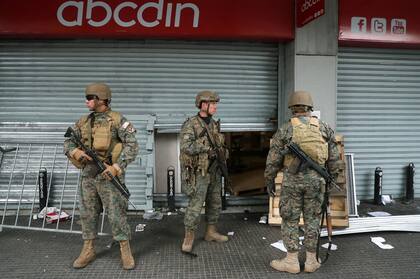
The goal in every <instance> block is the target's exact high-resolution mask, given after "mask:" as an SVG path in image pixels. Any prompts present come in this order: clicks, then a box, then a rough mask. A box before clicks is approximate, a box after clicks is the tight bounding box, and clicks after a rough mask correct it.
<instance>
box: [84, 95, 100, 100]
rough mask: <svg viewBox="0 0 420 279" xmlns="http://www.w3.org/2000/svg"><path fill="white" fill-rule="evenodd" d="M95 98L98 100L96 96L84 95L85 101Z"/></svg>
mask: <svg viewBox="0 0 420 279" xmlns="http://www.w3.org/2000/svg"><path fill="white" fill-rule="evenodd" d="M96 98H98V97H96V95H86V100H88V101H92V100H94V99H96Z"/></svg>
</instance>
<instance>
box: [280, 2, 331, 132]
mask: <svg viewBox="0 0 420 279" xmlns="http://www.w3.org/2000/svg"><path fill="white" fill-rule="evenodd" d="M337 32H338V4H337V2H336V1H325V14H324V15H322V16H321V17H319V18H317V19H315V20H313V21H312V22H310V23H308V24H307V25H305V26H303V27H301V28H296V37H295V40H294V41H293V42H290V43H289V44H288V45H286V48H285V62H286V65H285V72H286V74H285V84H284V91H285V93H286V96H285V98H284V99H285V100H284V102H282V103H283V104H284V106H285V107H283V108H282V109H279V111H284V112H285V114H284V118H285V119H287V117H288V116H289V115H288V110H287V99H288V95H289V94H290V93H291V92H293V91H294V90H306V91H309V92H311V93H312V97H313V99H314V103H315V108H314V110H319V111H320V112H321V119H322V120H324V121H326V122H328V123H329V124H330V125H331V126H332V127H333V128H335V126H336V107H337V106H336V98H337V93H336V92H337V90H336V89H337V84H336V76H337V66H336V65H337V63H336V61H337V49H338V46H337ZM280 122H282V121H281V119H280Z"/></svg>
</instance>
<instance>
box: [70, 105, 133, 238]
mask: <svg viewBox="0 0 420 279" xmlns="http://www.w3.org/2000/svg"><path fill="white" fill-rule="evenodd" d="M112 113H113V114H114V115H115V114H118V115H119V118H118V119H120V121H119V123H113V124H112V125H111V137H112V140H111V142H112V141H115V142H121V143H122V151H121V154H120V155H119V156H118V158H117V159H116V162H112V163H117V164H118V165H119V166H120V168H121V170H122V174H121V175H119V176H118V178H119V179H120V180H121V182H124V177H125V169H126V167H127V165H128V164H129V163H130V162H132V161H134V159H135V158H136V156H137V153H138V150H139V147H138V143H137V140H136V137H135V134H136V130H135V129H134V127H133V126H132V124H131V123H130V122H128V121H127V119H126V118H125V117H123V116H121V115H120V114H119V113H116V112H112ZM90 119H93V124H90V123H89V125H92V127H93V128H92V129H94V128H95V127H101V126H104V125H108V123H109V122H110V121H112V117H111V109H108V110H107V111H105V112H93V113H91V114H90V115H89V116H84V117H82V118H80V120H79V121H78V122H76V124H75V125H74V126H73V129H74V131H75V132H76V133H77V134H78V135H79V136H81V138H82V141H83V143H84V144H85V145H88V144H87V137H88V135H86V133H85V132H82V131H83V127H84V126H85V125H86V121H89V122H90ZM93 140H94V139H93ZM76 147H77V145H76V144H75V143H73V142H72V141H71V140H70V139H67V140H66V141H65V142H64V152H65V153H66V154H69V153H71V151H72V150H73V149H75V148H76ZM98 153H99V154H100V152H98ZM108 155H109V154H108ZM108 157H109V156H108ZM108 160H109V159H108ZM109 163H110V162H108V164H109ZM102 206H103V207H104V208H105V210H106V213H107V214H108V219H109V221H110V223H111V228H112V234H113V237H114V239H115V240H116V241H123V240H128V239H130V227H129V225H128V223H127V214H126V209H127V200H126V199H125V198H124V197H123V196H122V195H121V193H120V192H119V191H118V190H117V188H115V186H114V185H113V184H112V182H111V181H109V180H107V179H105V178H103V177H102V175H101V174H100V173H98V171H97V169H96V167H95V165H94V163H92V162H89V163H87V164H86V165H85V166H84V167H83V170H82V182H81V187H80V217H81V223H82V231H83V235H82V237H83V239H85V240H87V239H94V238H95V237H96V234H97V227H98V224H97V221H98V217H99V214H100V212H101V211H102Z"/></svg>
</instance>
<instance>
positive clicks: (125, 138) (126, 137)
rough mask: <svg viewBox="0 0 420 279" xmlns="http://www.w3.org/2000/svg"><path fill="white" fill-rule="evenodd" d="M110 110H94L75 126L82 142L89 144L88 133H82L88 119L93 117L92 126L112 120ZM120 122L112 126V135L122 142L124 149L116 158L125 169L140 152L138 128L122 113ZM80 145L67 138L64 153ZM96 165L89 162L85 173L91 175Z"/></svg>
mask: <svg viewBox="0 0 420 279" xmlns="http://www.w3.org/2000/svg"><path fill="white" fill-rule="evenodd" d="M110 112H111V109H108V110H107V111H105V112H93V113H91V114H90V115H88V116H83V117H81V118H80V119H79V120H78V121H77V122H76V123H75V125H74V126H73V130H74V131H75V133H76V134H77V135H78V136H80V137H81V138H82V142H83V144H85V145H88V144H87V142H86V138H87V135H85V134H83V133H82V130H83V129H82V127H83V126H85V125H86V121H89V122H90V121H91V120H90V119H91V118H92V117H93V123H92V126H93V127H96V126H100V125H101V124H103V123H104V122H108V121H110ZM118 115H120V114H118ZM119 119H120V121H119V122H120V123H116V125H112V126H111V133H110V134H111V137H112V140H114V141H116V142H120V143H122V150H121V153H120V155H119V157H118V159H117V160H116V162H113V163H117V164H118V165H119V166H120V167H121V169H122V170H123V171H124V170H125V168H126V167H127V165H128V164H129V163H131V162H132V161H134V160H135V158H136V156H137V154H138V152H139V146H138V142H137V139H136V129H135V128H134V127H133V125H132V124H131V123H130V122H129V121H128V120H127V119H126V118H125V117H124V116H122V115H120V118H119ZM76 147H78V146H77V145H76V144H75V143H74V142H72V141H71V140H70V139H66V140H65V141H64V153H65V154H69V153H71V152H72V150H74V149H75V148H76ZM95 171H96V170H95V167H94V165H93V164H87V165H86V166H85V168H84V170H83V173H84V174H88V175H91V174H93V173H95Z"/></svg>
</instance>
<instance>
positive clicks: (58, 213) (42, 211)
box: [0, 143, 109, 235]
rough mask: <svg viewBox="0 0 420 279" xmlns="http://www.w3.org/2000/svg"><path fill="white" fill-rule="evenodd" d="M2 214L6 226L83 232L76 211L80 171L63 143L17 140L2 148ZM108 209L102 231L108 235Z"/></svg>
mask: <svg viewBox="0 0 420 279" xmlns="http://www.w3.org/2000/svg"><path fill="white" fill-rule="evenodd" d="M0 152H1V155H0V156H1V160H0V214H1V215H2V218H1V225H0V231H2V229H3V228H17V229H27V230H42V231H54V232H67V233H68V232H70V233H78V234H80V233H81V225H80V222H79V214H78V211H77V205H78V198H79V187H80V186H79V185H80V180H81V172H80V171H79V170H78V169H77V168H75V167H74V166H73V165H71V164H69V160H68V159H67V158H66V156H64V154H63V146H62V144H30V143H29V144H17V145H15V146H12V145H9V146H6V147H2V148H1V149H0ZM105 215H106V213H105V212H102V213H101V215H100V216H99V218H100V226H99V232H98V234H99V235H107V234H108V233H105V230H107V231H109V228H108V227H107V226H108V225H107V224H105V220H106V219H105Z"/></svg>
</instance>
